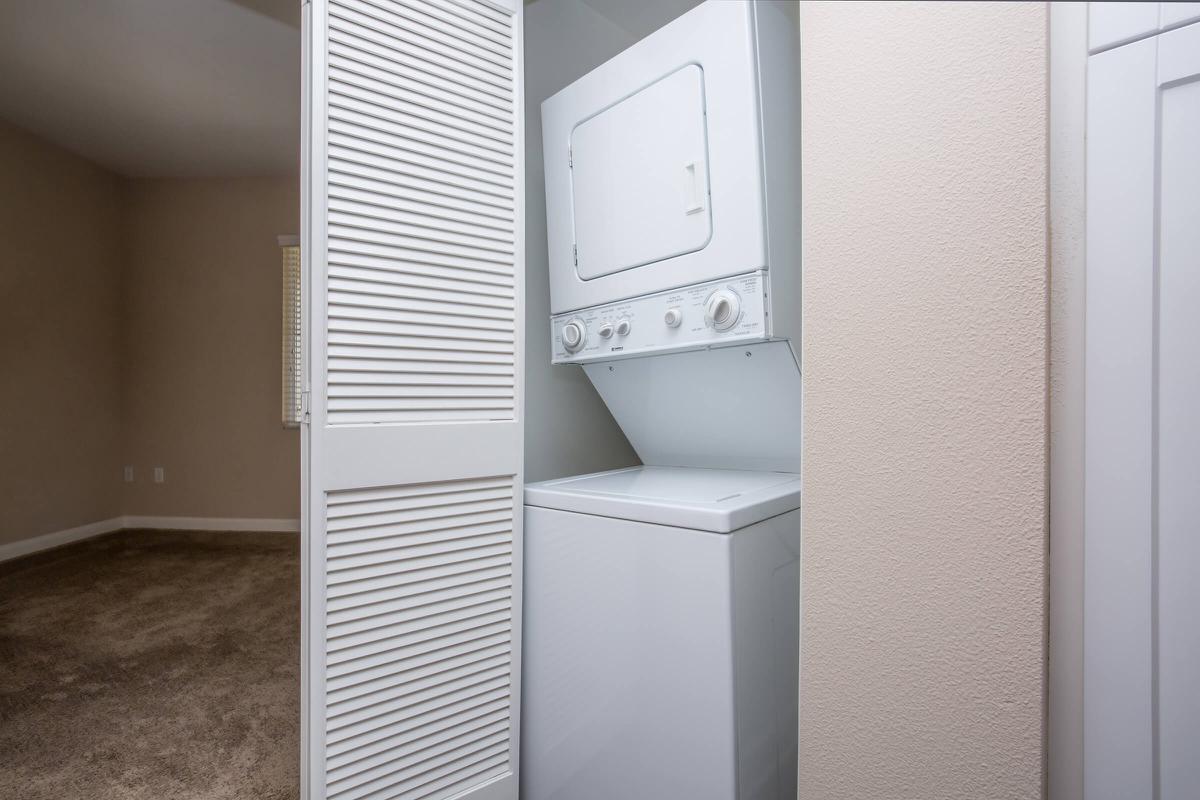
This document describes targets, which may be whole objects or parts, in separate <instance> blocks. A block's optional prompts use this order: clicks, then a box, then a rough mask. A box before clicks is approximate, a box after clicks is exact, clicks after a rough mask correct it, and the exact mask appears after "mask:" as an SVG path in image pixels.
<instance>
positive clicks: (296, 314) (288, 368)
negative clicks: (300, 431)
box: [279, 236, 304, 428]
mask: <svg viewBox="0 0 1200 800" xmlns="http://www.w3.org/2000/svg"><path fill="white" fill-rule="evenodd" d="M279 249H280V251H281V252H282V255H283V282H282V286H283V351H282V356H283V358H282V363H283V372H282V378H283V424H284V427H287V428H294V427H296V426H298V425H299V424H300V422H301V415H302V414H303V410H302V408H301V395H302V393H303V392H304V386H303V384H302V381H303V376H302V375H301V370H300V348H301V341H300V317H301V314H302V311H301V306H300V240H299V237H296V236H280V237H279Z"/></svg>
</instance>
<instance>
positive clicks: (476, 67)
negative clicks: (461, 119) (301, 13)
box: [331, 3, 512, 98]
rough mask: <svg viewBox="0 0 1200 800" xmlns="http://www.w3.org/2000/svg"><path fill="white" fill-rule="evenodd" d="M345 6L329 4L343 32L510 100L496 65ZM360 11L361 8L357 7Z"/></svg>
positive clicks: (507, 83) (506, 81)
mask: <svg viewBox="0 0 1200 800" xmlns="http://www.w3.org/2000/svg"><path fill="white" fill-rule="evenodd" d="M347 5H348V4H345V3H336V4H331V10H334V9H335V11H334V13H333V18H334V19H338V20H340V21H341V22H342V23H343V28H342V29H343V30H345V31H347V32H349V33H352V34H354V35H356V36H359V37H361V38H364V39H367V40H368V41H373V42H375V43H376V44H379V45H381V46H384V47H387V48H389V49H394V50H404V51H406V52H409V53H411V54H412V55H413V56H415V57H416V58H418V59H420V60H421V61H422V62H423V63H426V64H429V65H430V66H432V67H434V68H440V69H444V70H446V71H448V72H453V73H456V74H459V75H462V76H464V77H467V78H473V79H475V80H477V81H480V82H482V83H484V84H487V85H489V86H490V87H492V89H493V91H494V92H495V94H496V96H497V97H501V98H504V97H510V96H511V94H512V92H511V89H510V88H509V87H510V83H511V76H510V75H509V74H508V73H507V72H505V71H504V70H503V68H501V67H500V66H499V65H495V64H491V63H489V62H487V61H486V60H483V59H479V58H474V57H472V56H471V55H470V54H467V53H463V52H462V51H459V50H456V49H454V48H452V47H448V46H446V45H445V44H443V43H440V42H437V41H434V40H431V39H429V38H426V37H424V36H420V35H419V34H417V33H414V32H411V31H406V30H405V29H404V27H402V26H399V25H393V24H389V23H388V22H387V21H385V20H381V19H377V18H375V17H372V16H370V15H368V14H364V13H362V12H361V10H359V9H351V8H348V7H347ZM357 5H358V6H359V7H360V8H361V7H365V6H364V4H361V3H360V4H357Z"/></svg>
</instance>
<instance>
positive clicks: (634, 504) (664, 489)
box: [525, 467, 800, 533]
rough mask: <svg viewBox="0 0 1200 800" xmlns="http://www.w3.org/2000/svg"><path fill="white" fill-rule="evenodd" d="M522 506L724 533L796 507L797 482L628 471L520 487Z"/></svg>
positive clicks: (741, 474)
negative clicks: (523, 497)
mask: <svg viewBox="0 0 1200 800" xmlns="http://www.w3.org/2000/svg"><path fill="white" fill-rule="evenodd" d="M525 504H526V505H529V506H537V507H540V508H553V509H558V510H560V511H575V512H578V513H580V514H592V515H595V516H601V517H616V518H618V519H628V520H633V521H635V522H652V523H655V524H658V525H672V526H674V527H678V528H694V529H697V530H703V531H714V532H716V533H729V532H730V531H735V530H737V529H738V528H744V527H745V526H747V525H752V524H754V523H755V522H759V521H761V520H764V519H767V518H768V517H773V516H776V515H778V514H783V513H785V512H788V511H792V510H794V509H797V508H799V507H800V476H799V475H795V474H792V473H787V472H749V471H743V470H726V469H698V468H694V467H630V468H628V469H618V470H613V471H611V472H597V473H594V474H592V475H579V476H576V477H574V478H561V479H559V480H553V481H543V482H541V483H531V484H529V485H527V486H526V487H525Z"/></svg>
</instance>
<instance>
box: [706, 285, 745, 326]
mask: <svg viewBox="0 0 1200 800" xmlns="http://www.w3.org/2000/svg"><path fill="white" fill-rule="evenodd" d="M741 313H742V299H741V298H740V297H738V295H737V292H735V291H733V290H732V289H717V290H716V291H715V292H713V293H712V294H710V295H709V296H708V299H707V300H705V301H704V321H705V322H706V323H707V324H708V325H709V327H711V328H713V329H715V330H718V331H727V330H729V329H730V328H732V327H733V326H734V325H736V324H737V321H738V317H740V316H741Z"/></svg>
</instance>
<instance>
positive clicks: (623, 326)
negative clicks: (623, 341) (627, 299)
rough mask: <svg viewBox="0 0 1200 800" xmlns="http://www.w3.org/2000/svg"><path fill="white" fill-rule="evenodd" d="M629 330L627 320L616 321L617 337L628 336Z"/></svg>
mask: <svg viewBox="0 0 1200 800" xmlns="http://www.w3.org/2000/svg"><path fill="white" fill-rule="evenodd" d="M629 328H630V325H629V320H627V319H619V320H617V336H628V335H629Z"/></svg>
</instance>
